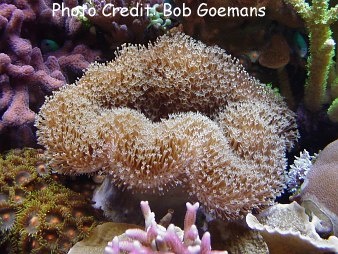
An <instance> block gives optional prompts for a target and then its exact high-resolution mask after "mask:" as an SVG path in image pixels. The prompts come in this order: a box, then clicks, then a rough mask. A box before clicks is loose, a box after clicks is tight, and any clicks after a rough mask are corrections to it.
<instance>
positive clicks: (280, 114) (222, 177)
mask: <svg viewBox="0 0 338 254" xmlns="http://www.w3.org/2000/svg"><path fill="white" fill-rule="evenodd" d="M36 126H37V127H38V132H37V134H38V140H39V142H40V144H42V145H44V146H45V148H46V156H48V157H49V158H50V159H51V161H50V163H51V165H52V166H53V168H55V169H56V170H58V171H59V172H62V173H65V174H83V173H92V172H96V171H102V172H104V173H106V174H109V175H111V177H112V179H113V180H114V181H115V182H116V183H117V184H118V185H119V186H121V187H125V188H129V189H132V190H133V191H140V192H150V193H163V192H164V191H167V190H169V189H170V188H171V187H173V186H176V185H183V187H185V188H186V189H187V191H188V193H189V194H190V195H191V196H193V197H194V198H197V199H198V200H199V202H200V203H201V204H202V205H203V207H204V208H205V209H206V210H207V212H209V213H210V214H212V215H214V216H215V215H217V216H219V217H221V218H227V219H229V218H238V217H240V216H242V215H243V214H245V213H246V212H248V211H250V210H251V209H253V208H256V209H260V208H261V207H264V206H266V205H269V204H271V203H273V200H274V198H275V197H276V196H278V195H279V194H280V193H281V192H282V190H283V187H284V181H285V179H284V174H283V170H284V169H285V167H286V160H285V150H286V149H290V148H291V147H292V145H293V143H294V140H295V139H296V138H297V135H298V133H297V130H296V124H295V119H294V114H293V113H292V112H291V111H290V110H288V109H287V107H286V105H285V103H284V102H283V100H282V98H281V97H280V96H278V95H276V94H275V93H274V92H273V91H272V90H271V89H270V88H268V87H266V86H265V85H262V84H260V83H259V82H258V81H257V80H255V79H254V78H252V77H250V76H249V75H248V74H247V73H246V72H245V71H244V69H243V67H242V66H241V65H240V64H239V63H238V61H237V60H236V59H233V58H232V57H231V56H230V55H227V54H226V53H225V52H224V50H222V49H220V48H218V47H216V46H214V47H207V46H205V45H204V44H203V43H201V42H198V41H195V40H193V39H192V38H190V37H188V36H186V35H184V34H182V33H172V34H170V35H165V36H162V37H161V38H160V39H158V41H157V42H156V43H155V44H154V45H152V44H150V45H148V47H144V46H131V45H130V46H125V47H123V48H122V49H121V50H119V51H118V52H117V53H116V59H115V60H114V61H112V62H110V63H107V64H94V65H91V66H90V67H89V69H88V70H87V72H86V73H85V75H84V76H83V77H82V78H81V79H80V80H79V81H78V82H77V83H76V84H74V85H69V86H67V87H66V88H63V89H61V90H60V91H58V92H56V93H54V94H53V96H51V97H50V98H49V99H47V101H46V103H45V104H44V105H43V106H42V107H41V111H40V113H39V116H38V118H37V120H36Z"/></svg>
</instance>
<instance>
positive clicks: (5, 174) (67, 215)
mask: <svg viewBox="0 0 338 254" xmlns="http://www.w3.org/2000/svg"><path fill="white" fill-rule="evenodd" d="M40 155H41V154H40V151H38V150H34V149H25V150H12V151H10V152H9V153H7V154H6V155H5V156H4V157H0V175H1V177H0V239H1V240H0V245H1V246H0V248H2V249H4V251H5V252H6V253H60V254H61V253H67V252H68V250H69V249H70V247H71V246H72V245H74V244H75V243H76V242H77V241H79V240H81V239H82V238H83V237H85V236H86V235H87V234H88V233H89V232H90V230H91V229H92V227H94V226H95V225H96V224H97V220H96V219H95V218H94V217H93V215H92V214H93V208H91V206H90V205H88V204H87V200H86V199H85V197H83V196H82V195H81V194H78V193H76V192H73V191H71V190H69V189H67V188H65V187H64V186H63V185H61V184H60V183H58V182H56V181H55V180H54V179H53V177H52V176H51V175H50V174H40V173H39V171H38V168H37V165H42V164H44V165H45V163H44V160H42V159H41V156H40ZM44 172H47V171H46V170H44Z"/></svg>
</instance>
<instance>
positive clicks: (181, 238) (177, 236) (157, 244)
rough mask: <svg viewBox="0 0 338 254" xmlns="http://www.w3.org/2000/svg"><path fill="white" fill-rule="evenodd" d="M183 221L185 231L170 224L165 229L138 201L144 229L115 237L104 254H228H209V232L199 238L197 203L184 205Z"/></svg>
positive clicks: (143, 202)
mask: <svg viewBox="0 0 338 254" xmlns="http://www.w3.org/2000/svg"><path fill="white" fill-rule="evenodd" d="M186 205H187V212H186V214H185V218H184V230H182V229H180V228H178V227H176V226H174V225H173V224H170V225H169V226H168V228H165V227H163V226H162V225H160V224H157V223H156V221H155V214H154V213H153V212H151V210H150V207H149V204H148V202H145V201H142V202H141V209H142V213H143V216H144V221H145V230H141V229H128V230H127V231H126V232H125V233H124V234H123V235H121V236H119V237H118V236H116V237H114V239H113V240H112V241H111V242H109V243H108V246H107V247H106V248H105V254H119V253H125V252H127V253H135V254H136V253H139V254H141V253H144V254H152V253H176V254H192V253H200V254H211V253H214V254H216V253H219V254H221V253H223V254H226V253H228V252H227V251H212V250H211V244H210V234H209V232H206V233H204V235H203V237H202V239H200V238H199V235H198V231H197V228H196V225H195V221H196V213H197V209H198V207H199V204H198V203H195V204H194V205H192V204H190V203H187V204H186Z"/></svg>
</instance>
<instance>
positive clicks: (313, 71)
mask: <svg viewBox="0 0 338 254" xmlns="http://www.w3.org/2000/svg"><path fill="white" fill-rule="evenodd" d="M285 2H286V3H289V4H291V5H292V6H293V7H294V9H295V10H296V11H297V12H298V13H299V15H300V16H301V17H302V18H303V20H304V22H305V25H306V27H307V29H308V32H309V40H310V56H309V59H308V63H307V68H308V78H307V81H306V86H305V97H304V103H305V106H306V107H307V108H308V109H309V110H311V111H313V112H316V111H318V110H320V109H321V105H322V103H323V101H324V97H325V93H326V88H327V83H328V76H329V71H330V69H331V68H332V66H333V64H334V63H333V60H332V58H333V56H334V46H335V42H334V40H333V39H332V31H331V29H330V25H332V24H333V23H334V22H335V21H337V20H338V5H336V6H334V7H332V8H329V1H328V0H313V1H311V3H312V4H311V5H310V4H309V3H307V2H306V1H305V0H285Z"/></svg>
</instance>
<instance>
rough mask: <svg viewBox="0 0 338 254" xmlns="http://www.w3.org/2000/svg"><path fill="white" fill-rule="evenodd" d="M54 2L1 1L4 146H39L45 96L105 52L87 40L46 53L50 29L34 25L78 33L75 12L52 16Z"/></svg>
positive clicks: (72, 1) (0, 130)
mask: <svg viewBox="0 0 338 254" xmlns="http://www.w3.org/2000/svg"><path fill="white" fill-rule="evenodd" d="M52 2H53V1H50V0H36V1H28V0H11V1H10V0H4V1H1V4H0V51H1V54H0V85H1V86H0V136H1V139H2V141H3V142H1V144H0V150H2V149H9V148H11V147H16V146H27V145H28V146H32V145H35V144H36V141H35V136H34V131H33V130H34V128H33V122H34V118H35V112H37V110H38V109H39V107H40V106H41V104H42V103H43V101H44V97H45V95H46V94H50V93H51V92H52V91H54V90H57V89H59V88H60V87H62V86H63V85H65V84H66V81H67V78H68V75H71V74H69V73H70V72H73V73H74V74H72V75H73V76H78V75H80V74H82V70H83V69H85V68H87V66H88V65H89V63H90V62H92V61H94V60H96V56H99V54H100V53H99V52H97V51H95V50H91V49H90V48H89V47H88V46H86V45H84V44H83V43H81V42H78V43H75V44H72V45H70V46H69V45H67V47H66V48H65V47H62V48H61V49H60V50H59V51H58V52H53V53H50V54H42V52H41V50H40V48H39V47H38V46H37V44H39V40H41V38H39V36H40V35H39V34H40V33H43V34H44V33H45V31H36V30H34V28H33V26H39V27H40V29H41V27H48V29H49V28H50V27H56V28H57V29H59V30H60V31H63V34H64V35H65V36H66V38H67V36H71V35H72V34H74V33H76V32H77V31H75V30H74V29H75V27H76V26H74V24H73V23H74V22H73V23H72V22H71V21H70V19H72V17H66V16H64V17H63V16H62V15H61V14H60V13H56V15H54V16H53V15H52V9H51V4H52ZM64 3H65V5H66V6H69V7H74V6H75V5H77V4H78V2H77V0H65V1H64ZM59 14H60V15H59ZM68 24H72V28H70V27H68ZM40 25H43V26H40ZM46 29H47V28H46ZM76 29H77V28H76ZM73 76H71V77H72V78H74V77H73ZM23 135H25V136H23ZM27 135H28V136H27Z"/></svg>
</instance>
